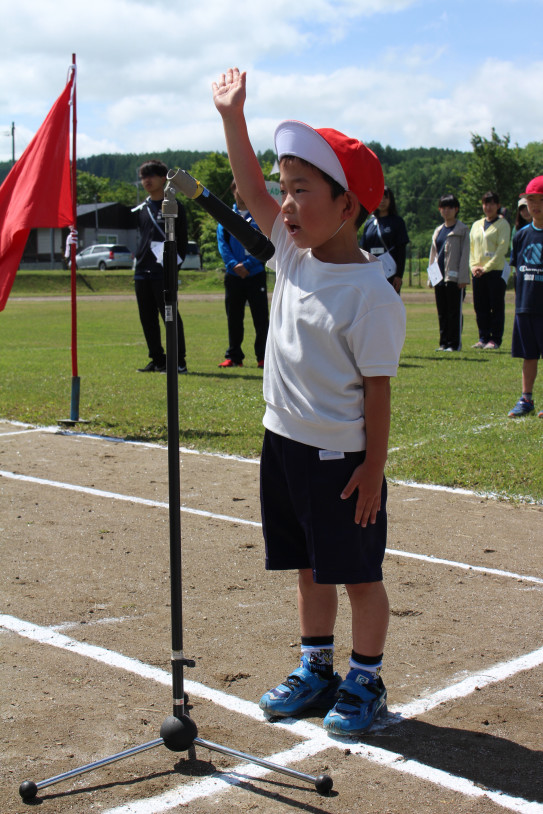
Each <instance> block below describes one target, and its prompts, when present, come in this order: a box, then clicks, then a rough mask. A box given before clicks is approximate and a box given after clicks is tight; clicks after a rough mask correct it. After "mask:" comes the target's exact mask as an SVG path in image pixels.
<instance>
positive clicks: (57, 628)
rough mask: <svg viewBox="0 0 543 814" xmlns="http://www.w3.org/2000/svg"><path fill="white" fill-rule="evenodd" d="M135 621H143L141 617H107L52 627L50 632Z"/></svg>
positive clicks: (64, 623)
mask: <svg viewBox="0 0 543 814" xmlns="http://www.w3.org/2000/svg"><path fill="white" fill-rule="evenodd" d="M133 619H141V616H106V617H104V618H103V619H90V620H89V621H88V622H87V621H85V622H62V623H61V624H60V625H51V627H50V630H55V631H56V632H57V633H58V632H60V631H63V630H73V629H74V628H77V627H84V628H87V627H95V626H96V625H112V624H117V623H118V622H131V621H132V620H133Z"/></svg>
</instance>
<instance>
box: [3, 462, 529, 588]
mask: <svg viewBox="0 0 543 814" xmlns="http://www.w3.org/2000/svg"><path fill="white" fill-rule="evenodd" d="M0 477H4V478H9V479H12V480H21V481H26V482H27V483H36V484H39V485H41V486H53V487H54V488H57V489H66V490H68V491H71V492H79V493H81V494H89V495H94V496H96V497H104V498H107V499H110V500H122V501H126V502H128V503H137V504H140V505H143V506H153V507H155V508H159V509H167V508H168V503H166V502H164V501H160V500H149V499H148V498H144V497H135V496H133V495H121V494H119V493H117V492H107V491H104V490H103V489H95V488H94V487H91V486H77V485H75V484H71V483H63V482H61V481H53V480H47V479H46V478H35V477H33V476H31V475H18V474H16V473H15V472H8V471H6V470H3V469H0ZM181 511H182V512H185V513H186V514H193V515H196V516H198V517H208V518H209V519H211V520H224V521H225V522H227V523H234V524H237V525H244V526H253V528H262V523H260V522H259V521H256V520H245V519H243V518H242V517H234V516H232V515H228V514H217V513H215V512H207V511H204V510H203V509H191V508H189V507H188V506H181ZM387 554H393V555H396V556H398V557H409V558H411V559H416V560H422V561H423V562H429V563H432V564H434V565H449V566H453V567H456V568H461V569H462V570H464V571H477V572H479V573H483V574H493V575H494V576H500V577H507V578H509V579H516V580H524V581H526V582H534V583H537V584H538V585H539V584H541V585H543V578H541V577H532V576H526V575H524V574H516V573H514V572H513V571H501V570H500V569H498V568H488V567H486V566H483V565H470V564H469V563H464V562H456V561H455V560H444V559H441V558H439V557H432V556H430V555H427V554H414V553H411V552H409V551H400V550H399V549H395V548H388V549H387Z"/></svg>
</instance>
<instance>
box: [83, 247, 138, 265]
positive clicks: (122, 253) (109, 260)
mask: <svg viewBox="0 0 543 814" xmlns="http://www.w3.org/2000/svg"><path fill="white" fill-rule="evenodd" d="M133 259H134V255H133V254H132V252H131V251H130V249H129V248H128V246H120V245H118V244H117V243H97V244H95V245H94V246H87V248H86V249H83V251H81V252H79V254H76V256H75V262H76V264H77V268H78V269H100V271H105V269H114V268H119V269H129V268H132V261H133Z"/></svg>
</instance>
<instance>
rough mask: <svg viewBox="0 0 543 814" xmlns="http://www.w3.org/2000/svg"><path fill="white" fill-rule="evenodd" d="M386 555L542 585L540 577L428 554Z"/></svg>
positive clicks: (388, 551)
mask: <svg viewBox="0 0 543 814" xmlns="http://www.w3.org/2000/svg"><path fill="white" fill-rule="evenodd" d="M386 551H387V554H395V555H396V556H399V557H408V558H410V559H413V560H422V561H423V562H430V563H434V564H436V565H452V566H453V567H454V568H461V569H462V570H463V571H477V572H479V573H481V574H494V575H495V576H499V577H509V578H510V579H521V580H526V582H535V583H537V584H538V585H543V578H542V577H532V576H524V575H523V574H516V573H515V572H514V571H501V570H500V569H499V568H488V567H487V566H486V565H470V564H469V563H467V562H458V561H457V560H444V559H442V558H441V557H432V556H431V555H429V554H413V553H412V552H410V551H400V550H399V549H396V548H387V550H386Z"/></svg>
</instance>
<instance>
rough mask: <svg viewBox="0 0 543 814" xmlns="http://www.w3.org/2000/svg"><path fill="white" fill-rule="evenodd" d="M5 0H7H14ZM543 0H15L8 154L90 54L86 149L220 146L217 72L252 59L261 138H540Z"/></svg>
mask: <svg viewBox="0 0 543 814" xmlns="http://www.w3.org/2000/svg"><path fill="white" fill-rule="evenodd" d="M3 3H4V4H7V0H3ZM542 30H543V0H476V2H474V0H456V2H454V3H443V2H439V0H243V1H242V2H239V0H238V2H237V3H236V2H235V1H234V0H228V1H227V0H69V2H68V0H55V2H54V3H47V2H44V1H43V0H17V2H16V3H11V4H10V6H9V11H8V10H7V9H5V10H4V15H3V36H2V49H1V51H0V161H9V160H10V159H11V155H12V138H11V125H12V122H13V123H14V124H15V157H16V158H19V157H20V155H21V153H22V152H23V150H24V149H25V147H26V146H27V145H28V143H29V141H30V140H31V138H32V136H33V135H34V133H35V132H36V130H37V129H38V127H39V126H40V124H41V123H42V121H43V119H44V118H45V116H46V115H47V112H48V111H49V109H50V107H51V106H52V104H53V102H54V101H55V99H56V98H57V96H59V94H60V93H61V91H62V89H63V87H64V84H65V82H66V78H67V73H68V68H69V66H70V64H71V62H72V54H73V53H75V54H76V59H77V153H78V156H80V157H85V156H90V155H96V154H98V153H141V152H153V151H155V150H156V151H162V150H166V149H173V150H183V149H186V150H202V151H208V150H218V151H223V150H224V149H225V146H224V137H223V132H222V125H221V121H220V118H219V116H218V114H217V112H216V110H215V107H214V105H213V101H212V95H211V83H212V82H213V81H214V80H215V79H217V78H218V77H219V75H220V74H221V73H222V72H223V71H224V70H226V69H227V68H228V67H229V66H231V65H237V66H238V67H239V68H240V69H241V70H246V71H247V103H246V108H245V110H246V117H247V121H248V125H249V132H250V136H251V140H252V142H253V146H254V147H255V149H256V150H262V151H264V150H267V149H269V148H271V147H273V133H274V130H275V127H276V125H277V123H278V122H279V121H281V120H282V119H289V118H292V119H299V120H301V121H305V122H307V123H308V124H310V125H312V126H313V127H334V128H336V129H338V130H341V131H343V132H345V133H347V134H348V135H350V136H356V137H357V138H358V139H360V140H362V141H378V142H380V143H381V144H382V145H383V146H386V145H390V146H392V147H396V148H399V149H400V148H407V147H447V148H451V149H457V150H470V149H471V147H470V138H471V135H472V134H473V133H477V134H479V135H482V136H485V137H490V134H491V129H492V127H494V128H495V129H496V130H497V132H498V133H499V134H500V135H505V134H507V133H508V134H509V135H510V136H511V141H512V143H518V144H519V145H520V146H524V145H525V144H527V143H528V142H530V141H541V140H542V139H543V47H542V46H541V31H542Z"/></svg>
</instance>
